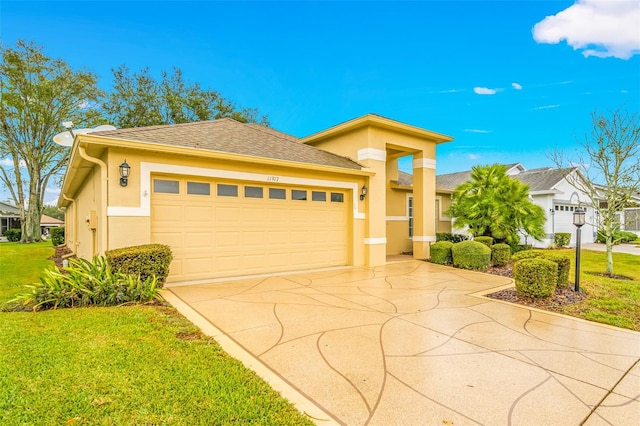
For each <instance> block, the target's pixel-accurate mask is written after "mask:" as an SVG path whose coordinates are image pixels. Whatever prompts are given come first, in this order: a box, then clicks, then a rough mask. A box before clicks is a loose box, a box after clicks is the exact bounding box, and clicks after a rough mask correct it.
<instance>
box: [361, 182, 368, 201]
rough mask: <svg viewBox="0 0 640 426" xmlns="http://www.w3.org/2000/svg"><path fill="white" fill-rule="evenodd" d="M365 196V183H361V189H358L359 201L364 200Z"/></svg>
mask: <svg viewBox="0 0 640 426" xmlns="http://www.w3.org/2000/svg"><path fill="white" fill-rule="evenodd" d="M366 196H367V185H362V190H361V191H360V201H364V197H366Z"/></svg>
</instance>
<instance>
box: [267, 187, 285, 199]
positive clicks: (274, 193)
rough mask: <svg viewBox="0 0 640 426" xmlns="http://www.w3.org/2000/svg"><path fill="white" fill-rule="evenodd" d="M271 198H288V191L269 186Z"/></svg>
mask: <svg viewBox="0 0 640 426" xmlns="http://www.w3.org/2000/svg"><path fill="white" fill-rule="evenodd" d="M269 198H270V199H272V200H286V199H287V191H285V190H284V189H281V188H269Z"/></svg>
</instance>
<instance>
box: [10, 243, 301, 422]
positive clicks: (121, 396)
mask: <svg viewBox="0 0 640 426" xmlns="http://www.w3.org/2000/svg"><path fill="white" fill-rule="evenodd" d="M48 249H49V250H48V251H47V250H44V251H42V250H41V247H40V245H39V244H38V245H19V244H15V245H12V244H0V271H2V275H0V291H2V293H1V294H3V296H2V297H3V299H0V300H3V301H5V302H6V300H7V298H9V296H8V295H12V294H15V293H16V287H17V286H18V285H19V284H21V281H22V283H29V282H31V281H33V277H34V276H36V277H37V275H38V272H39V270H40V269H41V268H42V265H46V262H41V260H42V259H44V258H46V257H48V256H50V255H51V252H52V250H51V248H50V246H49V247H48ZM37 253H40V254H37ZM15 257H20V258H21V259H18V260H16V259H14V258H15ZM29 259H30V260H29ZM15 264H20V265H21V266H19V267H18V266H9V265H15ZM7 271H8V272H9V273H6V272H7ZM21 277H23V278H21ZM8 289H10V291H9V290H8ZM248 423H252V424H272V425H311V424H312V423H311V421H310V420H309V419H308V418H307V417H305V416H303V415H302V414H301V413H300V412H298V411H297V410H296V409H295V408H294V407H293V406H292V405H291V404H289V403H288V402H287V401H286V400H284V399H283V398H282V397H280V395H279V394H278V393H276V392H275V391H274V390H272V389H271V388H270V387H269V386H268V385H267V384H266V383H265V382H264V381H263V380H262V379H260V378H259V377H258V376H257V375H255V374H254V373H253V372H252V371H250V370H248V369H246V368H245V367H244V366H243V365H242V364H241V363H240V362H238V361H237V360H235V359H233V358H231V357H230V356H228V355H227V354H226V353H225V352H224V351H223V350H222V349H221V348H220V346H219V345H218V344H217V343H216V342H215V340H213V339H211V338H208V337H206V336H203V335H202V334H201V333H200V332H199V331H198V329H197V328H196V327H195V326H193V325H192V324H191V323H190V322H189V321H187V320H186V319H185V318H183V317H182V316H180V315H179V314H178V313H177V312H176V311H175V310H174V309H173V308H170V307H166V306H127V307H117V308H81V309H59V310H53V311H42V312H35V313H34V312H2V313H0V424H2V425H23V424H77V425H87V424H95V425H113V424H117V425H133V424H171V425H200V424H201V425H214V424H215V425H224V424H248Z"/></svg>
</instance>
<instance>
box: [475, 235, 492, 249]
mask: <svg viewBox="0 0 640 426" xmlns="http://www.w3.org/2000/svg"><path fill="white" fill-rule="evenodd" d="M473 241H477V242H479V243H482V244H484V245H485V246H487V247H489V248H491V246H492V245H493V237H473Z"/></svg>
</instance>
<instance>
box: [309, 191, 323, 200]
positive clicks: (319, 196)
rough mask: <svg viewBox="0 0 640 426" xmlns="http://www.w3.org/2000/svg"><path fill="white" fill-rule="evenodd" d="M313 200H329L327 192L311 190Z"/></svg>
mask: <svg viewBox="0 0 640 426" xmlns="http://www.w3.org/2000/svg"><path fill="white" fill-rule="evenodd" d="M311 201H327V193H326V192H324V191H311Z"/></svg>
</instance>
